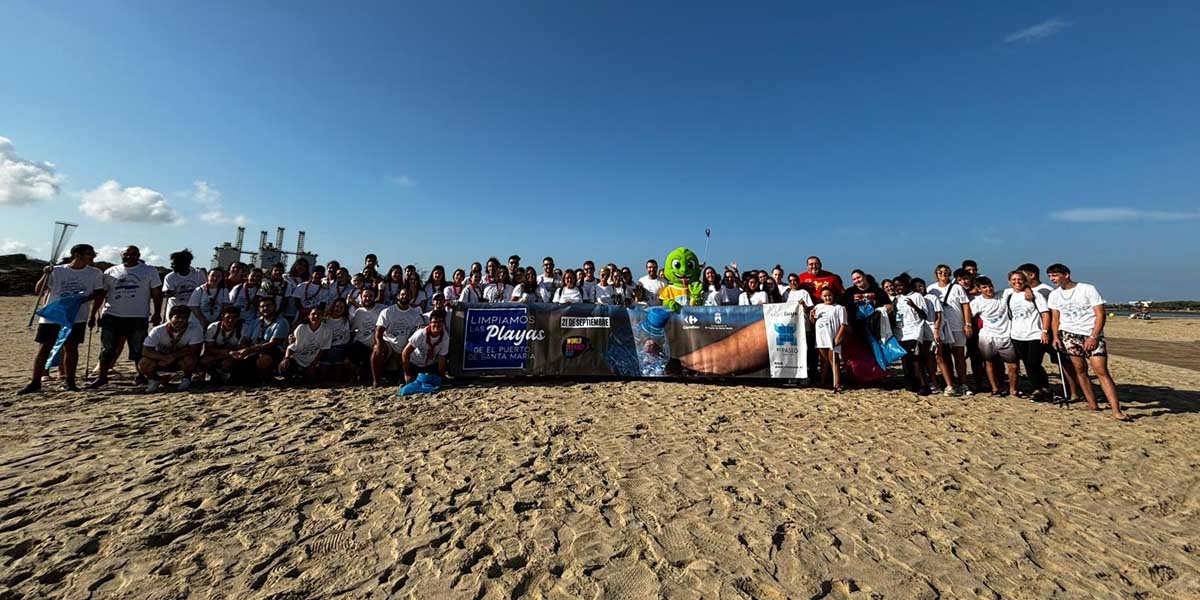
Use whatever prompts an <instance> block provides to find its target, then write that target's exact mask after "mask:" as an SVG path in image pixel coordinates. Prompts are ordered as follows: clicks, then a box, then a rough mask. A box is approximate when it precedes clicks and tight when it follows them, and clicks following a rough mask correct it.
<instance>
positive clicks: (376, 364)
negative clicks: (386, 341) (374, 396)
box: [371, 347, 387, 387]
mask: <svg viewBox="0 0 1200 600" xmlns="http://www.w3.org/2000/svg"><path fill="white" fill-rule="evenodd" d="M385 358H387V353H386V351H384V349H383V348H379V347H376V348H375V349H373V350H371V385H372V386H375V387H379V376H380V375H383V361H384V359H385Z"/></svg>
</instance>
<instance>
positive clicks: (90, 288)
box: [38, 265, 104, 323]
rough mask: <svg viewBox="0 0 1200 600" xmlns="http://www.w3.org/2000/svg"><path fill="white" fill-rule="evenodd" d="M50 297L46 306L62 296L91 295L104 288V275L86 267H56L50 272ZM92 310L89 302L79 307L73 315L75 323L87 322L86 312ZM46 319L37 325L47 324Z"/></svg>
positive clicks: (97, 270)
mask: <svg viewBox="0 0 1200 600" xmlns="http://www.w3.org/2000/svg"><path fill="white" fill-rule="evenodd" d="M48 285H49V288H50V295H49V297H48V298H47V299H46V304H50V303H51V302H57V301H58V300H61V299H62V298H63V297H64V296H71V295H74V294H77V293H79V292H83V293H84V294H85V295H88V296H90V295H92V293H93V292H95V291H96V290H99V289H103V288H104V273H103V272H101V271H100V269H97V268H96V267H92V266H87V267H84V268H82V269H72V268H71V267H69V266H67V265H58V266H56V267H54V270H53V271H51V272H50V282H49V284H48ZM91 308H92V302H91V301H90V300H89V301H87V302H84V303H83V304H80V305H79V312H77V313H75V322H76V323H84V322H86V321H87V320H88V315H89V314H90V313H89V312H88V311H89V310H91ZM47 322H48V321H46V319H38V323H47Z"/></svg>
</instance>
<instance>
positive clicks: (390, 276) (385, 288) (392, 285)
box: [375, 265, 404, 306]
mask: <svg viewBox="0 0 1200 600" xmlns="http://www.w3.org/2000/svg"><path fill="white" fill-rule="evenodd" d="M403 287H404V267H401V266H400V265H392V267H391V268H390V269H388V272H387V276H386V277H384V278H383V282H382V283H380V284H379V293H378V294H376V295H375V298H376V301H377V302H379V303H380V304H382V305H384V306H391V305H393V304H395V303H396V294H399V293H400V289H401V288H403Z"/></svg>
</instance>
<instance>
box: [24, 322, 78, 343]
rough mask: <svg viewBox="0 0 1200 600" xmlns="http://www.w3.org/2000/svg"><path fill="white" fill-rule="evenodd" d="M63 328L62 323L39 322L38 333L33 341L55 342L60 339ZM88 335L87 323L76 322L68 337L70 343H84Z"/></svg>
mask: <svg viewBox="0 0 1200 600" xmlns="http://www.w3.org/2000/svg"><path fill="white" fill-rule="evenodd" d="M61 329H62V325H55V324H54V323H39V324H38V328H37V333H36V334H34V336H33V341H35V342H37V343H39V344H53V343H54V342H56V341H58V332H59V331H60V330H61ZM86 335H87V323H76V324H75V325H74V326H72V327H71V335H70V336H68V337H67V343H68V344H82V343H83V339H84V336H86Z"/></svg>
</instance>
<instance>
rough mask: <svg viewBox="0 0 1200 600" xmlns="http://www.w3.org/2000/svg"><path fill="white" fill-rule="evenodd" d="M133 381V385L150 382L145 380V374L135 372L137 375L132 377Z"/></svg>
mask: <svg viewBox="0 0 1200 600" xmlns="http://www.w3.org/2000/svg"><path fill="white" fill-rule="evenodd" d="M133 383H134V385H146V384H147V383H150V382H149V381H146V376H145V375H142V374H141V373H138V374H137V377H134V378H133Z"/></svg>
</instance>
